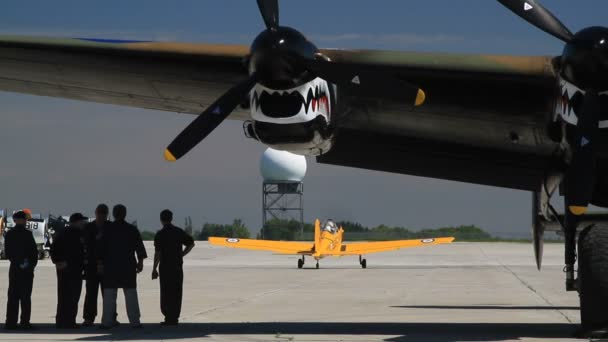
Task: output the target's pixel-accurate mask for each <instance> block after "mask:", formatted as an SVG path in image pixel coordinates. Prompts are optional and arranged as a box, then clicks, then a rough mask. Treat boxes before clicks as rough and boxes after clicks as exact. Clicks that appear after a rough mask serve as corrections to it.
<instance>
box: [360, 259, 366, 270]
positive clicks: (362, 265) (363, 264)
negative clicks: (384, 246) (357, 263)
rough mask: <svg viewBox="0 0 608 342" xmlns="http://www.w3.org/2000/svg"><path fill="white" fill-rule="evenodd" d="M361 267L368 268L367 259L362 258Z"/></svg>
mask: <svg viewBox="0 0 608 342" xmlns="http://www.w3.org/2000/svg"><path fill="white" fill-rule="evenodd" d="M361 268H367V259H363V260H361Z"/></svg>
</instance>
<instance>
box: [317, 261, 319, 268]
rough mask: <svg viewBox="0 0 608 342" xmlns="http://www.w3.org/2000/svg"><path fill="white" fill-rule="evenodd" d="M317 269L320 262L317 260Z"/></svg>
mask: <svg viewBox="0 0 608 342" xmlns="http://www.w3.org/2000/svg"><path fill="white" fill-rule="evenodd" d="M317 269H319V262H318V261H317Z"/></svg>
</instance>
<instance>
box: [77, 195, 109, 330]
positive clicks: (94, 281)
mask: <svg viewBox="0 0 608 342" xmlns="http://www.w3.org/2000/svg"><path fill="white" fill-rule="evenodd" d="M108 214H109V209H108V206H107V205H105V204H100V205H98V206H97V208H96V209H95V221H93V222H90V223H88V224H87V225H86V226H85V227H84V247H85V255H86V257H85V271H84V272H85V280H86V294H85V297H84V308H83V310H82V314H83V317H82V318H83V320H84V322H83V323H82V325H84V326H91V325H93V323H94V322H95V318H96V317H97V298H98V294H99V289H100V288H101V295H102V296H103V289H104V285H103V276H102V275H101V274H99V273H98V272H97V259H98V258H97V246H98V245H99V244H100V243H101V239H102V237H103V233H104V230H105V229H106V228H107V227H108V226H109V225H110V221H108Z"/></svg>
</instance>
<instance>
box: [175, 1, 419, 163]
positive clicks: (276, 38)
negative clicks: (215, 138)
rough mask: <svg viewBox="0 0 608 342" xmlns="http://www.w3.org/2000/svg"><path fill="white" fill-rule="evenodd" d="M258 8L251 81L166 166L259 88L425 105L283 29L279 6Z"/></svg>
mask: <svg viewBox="0 0 608 342" xmlns="http://www.w3.org/2000/svg"><path fill="white" fill-rule="evenodd" d="M257 4H258V8H259V10H260V13H261V15H262V18H263V19H264V23H265V25H266V30H265V31H264V32H262V33H260V35H258V37H257V38H256V39H255V41H254V43H253V45H252V47H251V53H250V56H249V64H250V65H249V67H250V73H251V74H250V76H249V78H248V79H247V80H245V81H243V82H241V83H239V84H237V85H236V86H234V87H233V88H231V89H230V90H228V91H227V92H226V93H225V94H224V95H222V96H221V97H220V98H219V99H218V100H217V101H216V102H215V103H213V104H212V105H211V106H210V107H209V108H207V109H206V110H205V111H204V112H203V113H202V114H201V115H199V116H198V117H197V118H196V119H195V120H194V121H193V122H192V123H191V124H190V125H189V126H188V127H187V128H186V129H185V130H184V131H182V132H181V133H180V134H179V135H178V136H177V137H176V138H175V140H173V142H172V143H171V144H170V145H169V147H168V148H167V149H166V150H165V159H167V160H168V161H176V160H177V159H180V158H181V157H183V156H184V155H185V154H186V153H188V152H189V151H190V150H191V149H192V148H194V147H195V146H196V145H197V144H198V143H200V142H201V141H202V140H203V139H205V138H206V137H207V136H208V135H209V134H210V133H211V132H212V131H213V130H214V129H215V128H217V126H219V124H221V123H222V122H223V121H224V120H225V119H226V118H227V117H228V116H229V115H230V113H232V111H234V109H235V108H236V107H237V106H238V105H239V104H240V103H242V102H243V100H245V99H246V97H247V95H248V93H249V92H250V91H251V90H252V88H253V87H254V86H255V84H256V83H261V84H264V85H267V86H268V85H269V84H274V85H277V84H280V88H273V89H289V88H290V87H295V86H298V85H300V84H302V83H303V82H305V81H308V80H312V79H314V78H315V77H319V78H322V79H324V80H325V81H327V82H329V83H332V84H336V85H339V86H340V87H341V88H343V89H344V90H345V91H346V92H347V93H349V94H352V95H354V96H357V95H365V96H372V97H374V96H377V97H381V98H386V99H392V100H396V101H400V102H401V101H402V102H406V103H411V104H413V105H416V106H418V105H421V104H422V103H423V102H424V100H425V97H426V95H425V94H424V92H423V91H422V90H421V89H419V88H418V87H416V86H413V85H411V84H409V83H407V82H405V81H403V80H401V79H399V78H397V77H394V76H393V75H381V74H378V72H376V71H374V70H360V69H361V68H360V67H359V66H357V65H354V64H346V63H335V62H332V61H330V60H328V59H327V58H325V57H324V56H322V55H321V54H320V53H319V51H318V49H317V48H316V47H315V46H314V45H313V44H312V43H311V42H310V41H308V40H307V39H306V38H305V37H304V36H303V35H302V34H301V33H299V32H298V31H296V30H294V29H291V28H288V27H282V26H279V4H278V0H257Z"/></svg>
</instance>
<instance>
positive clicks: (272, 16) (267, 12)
mask: <svg viewBox="0 0 608 342" xmlns="http://www.w3.org/2000/svg"><path fill="white" fill-rule="evenodd" d="M258 8H259V9H260V13H261V14H262V18H264V23H265V24H266V28H267V29H269V30H276V29H277V28H278V27H279V0H258Z"/></svg>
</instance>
